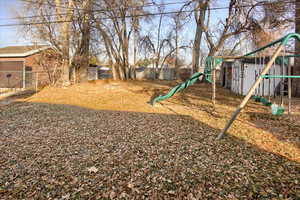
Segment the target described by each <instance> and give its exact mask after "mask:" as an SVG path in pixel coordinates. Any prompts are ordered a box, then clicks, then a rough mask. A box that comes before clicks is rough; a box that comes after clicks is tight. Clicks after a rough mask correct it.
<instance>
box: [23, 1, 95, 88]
mask: <svg viewBox="0 0 300 200" xmlns="http://www.w3.org/2000/svg"><path fill="white" fill-rule="evenodd" d="M92 2H93V0H78V1H74V0H51V1H50V0H49V1H45V0H31V1H24V6H25V7H26V10H27V12H25V14H27V13H30V14H31V15H37V16H39V17H36V18H34V17H33V18H24V19H22V20H23V21H22V22H24V23H25V24H29V25H28V26H26V27H25V30H26V32H27V33H29V35H30V36H31V38H34V40H35V41H39V42H43V43H48V44H50V45H51V46H52V47H54V48H55V49H56V51H57V52H58V53H59V54H61V57H62V59H63V62H62V77H61V81H62V84H63V85H68V84H70V69H71V67H72V66H75V65H77V66H80V67H81V68H85V69H86V67H87V63H88V62H87V61H86V60H88V54H89V53H88V52H89V46H90V44H89V40H90V37H91V34H90V33H91V32H90V17H89V16H90V15H91V12H92V11H91V9H92V8H91V5H92ZM22 15H23V13H22V14H20V16H22ZM30 24H35V25H34V26H30ZM79 58H80V59H79ZM83 60H85V61H83ZM79 63H80V64H79Z"/></svg>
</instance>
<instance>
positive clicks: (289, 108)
mask: <svg viewBox="0 0 300 200" xmlns="http://www.w3.org/2000/svg"><path fill="white" fill-rule="evenodd" d="M294 59H295V58H294ZM288 75H289V76H291V75H292V68H291V62H290V59H289V62H288ZM288 96H289V97H288V98H289V105H288V114H289V115H290V114H291V112H292V79H291V78H288Z"/></svg>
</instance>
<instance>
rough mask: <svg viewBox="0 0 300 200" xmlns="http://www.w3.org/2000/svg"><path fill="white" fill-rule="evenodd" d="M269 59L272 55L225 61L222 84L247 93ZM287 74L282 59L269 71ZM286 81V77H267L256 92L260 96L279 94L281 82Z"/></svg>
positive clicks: (273, 73)
mask: <svg viewBox="0 0 300 200" xmlns="http://www.w3.org/2000/svg"><path fill="white" fill-rule="evenodd" d="M269 60H270V57H264V58H262V57H249V58H243V59H238V60H231V61H225V62H223V64H222V66H221V85H222V86H223V87H225V88H228V89H231V91H233V92H234V93H236V94H240V95H246V94H247V93H248V91H249V90H250V88H251V87H252V85H253V84H254V83H255V81H256V79H257V78H258V77H259V75H260V73H261V72H262V70H263V69H264V67H265V65H266V64H267V63H268V62H269ZM286 74H287V66H286V64H283V63H282V61H281V60H277V61H276V62H275V64H274V66H273V67H272V69H271V70H270V72H269V73H268V75H286ZM285 82H286V80H285V79H280V78H271V79H267V78H265V79H263V81H262V82H261V84H260V86H259V87H258V89H257V90H256V92H255V93H256V95H259V96H268V95H270V96H275V95H279V93H280V92H279V91H280V85H281V83H282V84H283V85H284V83H285Z"/></svg>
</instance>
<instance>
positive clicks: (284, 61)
mask: <svg viewBox="0 0 300 200" xmlns="http://www.w3.org/2000/svg"><path fill="white" fill-rule="evenodd" d="M293 38H294V39H295V40H296V42H300V35H299V34H297V33H290V34H288V35H286V36H285V37H283V38H281V39H279V40H276V41H274V42H272V43H270V44H268V45H266V46H264V47H261V48H259V49H257V50H255V51H253V52H250V53H248V54H246V55H244V56H241V57H236V58H235V59H242V58H246V57H248V58H249V57H250V56H253V55H255V57H254V60H255V64H254V65H255V66H254V67H255V72H256V77H255V82H254V84H253V85H252V87H251V88H250V89H249V91H248V93H247V95H246V96H245V97H244V99H243V101H242V102H241V103H240V105H239V106H238V107H237V109H236V111H235V112H234V113H233V114H232V116H231V118H230V119H229V121H228V122H227V124H226V126H225V127H224V129H223V130H222V132H221V133H220V134H219V135H218V137H217V139H221V138H222V137H223V136H224V135H225V134H226V132H227V131H228V129H229V128H230V127H231V125H232V123H233V122H234V120H235V119H236V118H237V116H238V115H239V113H240V112H241V111H242V110H243V109H244V107H245V106H246V105H247V103H248V101H249V100H250V99H251V98H253V99H254V100H255V101H257V102H261V103H262V104H263V105H265V106H271V109H272V114H274V115H282V114H283V113H284V111H285V108H284V105H283V104H284V102H283V96H284V92H285V90H284V89H285V87H284V86H285V79H287V80H288V81H287V85H288V86H287V88H288V90H287V92H288V113H289V114H290V113H291V98H292V90H291V89H292V79H293V78H300V75H292V70H291V62H290V58H292V57H299V56H300V55H292V54H289V55H287V54H286V46H287V45H288V42H289V41H290V40H291V39H293ZM275 46H277V47H276V50H275V52H274V54H273V55H272V56H270V57H268V58H266V56H263V54H262V51H264V50H266V49H270V48H273V47H275ZM224 59H226V57H225V58H223V60H224ZM257 61H258V62H257ZM259 65H262V66H263V67H262V68H261V69H258V66H259ZM276 65H279V66H280V72H279V73H278V72H276ZM286 68H287V70H286ZM285 71H287V73H284V72H285ZM275 79H280V84H279V86H280V97H281V103H280V105H277V104H275V103H272V102H271V101H270V99H271V87H272V84H273V89H275V84H274V83H275ZM266 81H267V83H268V84H267V86H268V88H267V90H266V88H265V82H266ZM266 91H267V92H266ZM266 93H267V94H266ZM273 94H274V97H275V91H274V92H273ZM264 96H268V97H269V98H268V99H266V98H265V97H264Z"/></svg>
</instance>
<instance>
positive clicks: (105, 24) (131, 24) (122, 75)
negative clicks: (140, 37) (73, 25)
mask: <svg viewBox="0 0 300 200" xmlns="http://www.w3.org/2000/svg"><path fill="white" fill-rule="evenodd" d="M146 2H147V1H146V0H143V1H137V0H124V1H118V0H113V1H111V0H102V1H100V2H99V4H98V7H99V8H102V9H105V10H106V12H103V13H99V14H98V15H97V16H94V21H95V24H96V29H97V30H98V32H99V34H100V35H101V37H102V39H103V41H104V44H105V48H106V52H107V55H108V57H109V62H110V63H111V64H112V68H113V77H114V79H122V80H126V79H128V78H130V73H129V67H130V66H129V51H130V39H131V34H132V32H135V36H137V31H138V30H139V20H140V19H139V17H138V15H140V14H142V13H144V12H145V11H144V10H143V5H144V4H145V3H146ZM98 16H99V17H98ZM128 16H132V17H131V19H130V18H129V17H128ZM101 18H109V19H110V20H102V19H101Z"/></svg>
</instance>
